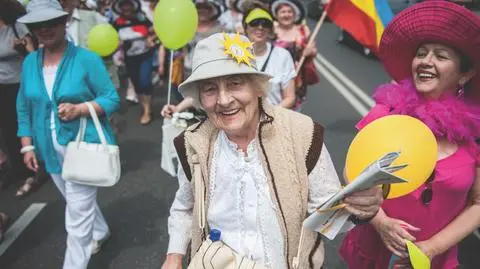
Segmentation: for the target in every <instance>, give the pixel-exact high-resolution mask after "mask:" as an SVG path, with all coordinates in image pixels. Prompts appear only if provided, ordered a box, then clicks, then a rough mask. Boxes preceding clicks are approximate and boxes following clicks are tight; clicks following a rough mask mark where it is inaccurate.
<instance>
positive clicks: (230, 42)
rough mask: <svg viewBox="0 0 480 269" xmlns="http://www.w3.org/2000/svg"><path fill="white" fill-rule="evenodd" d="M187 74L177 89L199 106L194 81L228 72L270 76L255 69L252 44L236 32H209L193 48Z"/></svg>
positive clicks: (267, 78) (220, 75)
mask: <svg viewBox="0 0 480 269" xmlns="http://www.w3.org/2000/svg"><path fill="white" fill-rule="evenodd" d="M192 62H193V66H192V74H191V75H190V77H188V78H187V80H185V82H183V83H182V84H180V86H179V88H178V90H179V92H180V93H181V94H182V95H183V96H184V97H191V98H193V100H194V101H195V105H196V106H197V107H200V102H199V98H198V97H199V93H198V86H197V82H199V81H201V80H204V79H210V78H216V77H223V76H229V75H239V74H245V75H257V76H258V78H260V79H262V80H265V82H268V81H269V80H270V79H271V78H272V77H271V76H270V75H268V74H267V73H264V72H261V71H259V70H258V68H257V65H256V61H255V55H254V53H253V44H252V43H251V42H250V40H249V39H248V38H247V37H246V36H243V35H240V34H225V33H218V34H213V35H211V36H209V37H207V38H205V39H203V40H201V41H200V42H198V44H197V46H196V47H195V50H194V52H193V61H192Z"/></svg>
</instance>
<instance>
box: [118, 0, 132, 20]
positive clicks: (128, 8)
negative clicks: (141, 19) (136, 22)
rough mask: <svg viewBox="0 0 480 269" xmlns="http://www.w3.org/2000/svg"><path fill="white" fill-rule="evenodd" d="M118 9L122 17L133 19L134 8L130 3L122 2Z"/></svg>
mask: <svg viewBox="0 0 480 269" xmlns="http://www.w3.org/2000/svg"><path fill="white" fill-rule="evenodd" d="M120 9H121V10H122V16H123V17H125V18H127V19H130V18H134V17H135V7H134V5H133V4H132V3H131V2H130V1H123V3H122V4H121V5H120Z"/></svg>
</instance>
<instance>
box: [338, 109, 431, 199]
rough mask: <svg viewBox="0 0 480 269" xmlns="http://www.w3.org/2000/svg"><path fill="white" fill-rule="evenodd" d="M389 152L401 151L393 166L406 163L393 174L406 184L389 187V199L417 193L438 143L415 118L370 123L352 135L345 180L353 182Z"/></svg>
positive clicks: (394, 118)
mask: <svg viewBox="0 0 480 269" xmlns="http://www.w3.org/2000/svg"><path fill="white" fill-rule="evenodd" d="M392 151H400V152H401V154H400V157H399V158H398V159H397V160H396V161H395V162H394V163H393V164H392V165H399V164H405V163H407V164H408V166H407V167H406V168H404V169H402V170H399V171H397V172H395V175H397V176H399V177H402V178H404V179H406V180H408V183H398V184H392V185H391V187H390V193H389V195H388V198H389V199H391V198H397V197H400V196H404V195H406V194H409V193H411V192H413V191H414V190H416V189H417V188H418V187H420V186H421V185H422V184H423V183H425V181H426V180H427V179H428V177H429V176H430V175H431V173H432V172H433V169H434V168H435V164H436V161H437V141H436V139H435V136H434V135H433V133H432V131H431V130H430V129H429V128H428V127H427V126H426V125H425V124H424V123H423V122H421V121H420V120H418V119H415V118H413V117H410V116H404V115H392V116H386V117H383V118H380V119H378V120H375V121H373V122H371V123H370V124H368V125H367V126H365V127H364V128H363V129H362V130H361V131H360V132H359V133H358V134H357V135H356V136H355V138H354V139H353V141H352V143H351V145H350V148H349V149H348V153H347V159H346V162H345V173H346V177H347V180H348V181H352V180H354V179H355V178H356V177H357V176H358V175H359V174H360V173H361V172H362V171H363V170H364V169H365V168H366V167H367V166H368V165H370V164H371V163H372V162H374V161H375V160H377V159H379V158H381V157H382V156H383V155H385V154H386V153H388V152H392Z"/></svg>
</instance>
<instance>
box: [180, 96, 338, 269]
mask: <svg viewBox="0 0 480 269" xmlns="http://www.w3.org/2000/svg"><path fill="white" fill-rule="evenodd" d="M261 110H262V112H263V114H264V117H263V120H262V121H261V123H260V126H259V129H258V141H259V150H260V153H261V156H262V163H263V166H264V168H265V171H267V173H266V175H267V179H268V182H269V188H270V193H271V194H272V196H273V197H272V200H273V201H274V203H275V204H276V208H277V218H278V221H279V223H280V227H281V231H282V234H283V237H284V240H283V241H284V244H285V245H284V250H285V253H284V256H285V257H286V258H287V259H288V261H287V265H288V267H289V268H293V264H292V262H293V258H294V257H296V256H297V250H298V247H299V244H300V233H301V228H302V222H303V220H304V219H305V218H306V217H307V215H308V212H307V203H308V178H309V177H310V178H311V175H310V173H311V172H312V170H313V168H314V167H315V166H316V165H317V162H319V159H320V158H319V157H320V153H321V151H322V146H323V127H322V126H321V125H319V124H317V123H314V122H313V121H312V119H311V118H310V117H308V116H305V115H302V114H300V113H296V112H293V111H291V110H287V109H283V108H280V107H277V106H275V107H274V106H272V105H270V104H267V103H266V102H262V105H261ZM218 131H219V130H218V129H216V128H215V126H214V125H213V124H212V123H211V122H210V121H209V120H208V119H207V120H206V121H204V122H201V123H198V124H195V125H193V126H190V127H189V128H188V129H187V130H186V131H185V132H184V133H182V134H181V135H179V136H178V137H177V138H176V139H175V147H176V149H177V153H178V156H179V159H180V163H181V165H182V167H183V169H184V171H185V174H186V176H187V178H188V179H189V180H190V181H191V179H192V171H193V160H194V159H197V160H198V162H199V164H200V167H201V174H202V177H203V178H202V179H203V182H204V184H205V189H206V192H207V193H206V194H205V197H208V190H209V182H210V181H209V180H208V178H209V175H210V168H211V167H210V165H211V160H212V156H213V146H214V144H215V140H216V137H217V134H218ZM318 180H321V179H318ZM192 184H193V181H192ZM338 188H340V183H339V182H338ZM327 198H328V197H325V199H327ZM206 202H207V204H206V210H207V211H208V201H206ZM199 204H200V203H199V202H198V199H195V204H194V208H193V215H194V217H193V226H192V229H193V230H192V242H191V246H190V249H191V250H193V251H191V256H192V257H193V255H194V254H195V252H196V251H197V250H198V249H199V247H200V245H201V243H202V241H203V240H204V239H205V238H206V236H207V234H206V231H202V230H201V229H200V228H198V227H199V225H198V216H197V212H198V206H199ZM304 233H305V234H304V238H303V242H302V246H301V252H300V253H301V255H300V257H299V258H298V260H299V266H298V268H321V266H322V264H323V261H324V247H323V242H322V241H321V236H320V235H319V234H318V233H316V232H313V231H310V230H305V231H304Z"/></svg>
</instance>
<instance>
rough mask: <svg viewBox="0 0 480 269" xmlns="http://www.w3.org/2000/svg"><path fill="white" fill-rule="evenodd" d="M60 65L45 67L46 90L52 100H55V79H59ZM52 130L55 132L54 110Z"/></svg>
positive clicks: (51, 120)
mask: <svg viewBox="0 0 480 269" xmlns="http://www.w3.org/2000/svg"><path fill="white" fill-rule="evenodd" d="M57 70H58V65H54V66H44V67H43V81H45V88H46V89H47V94H48V97H49V98H50V100H52V98H53V85H54V84H55V78H56V77H57ZM50 129H51V130H55V118H54V114H53V110H52V114H51V115H50Z"/></svg>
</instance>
